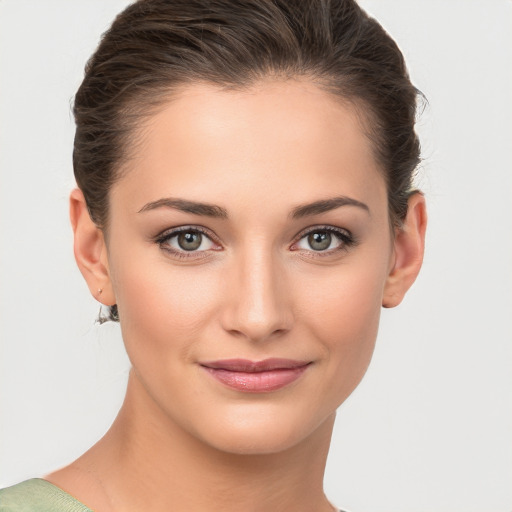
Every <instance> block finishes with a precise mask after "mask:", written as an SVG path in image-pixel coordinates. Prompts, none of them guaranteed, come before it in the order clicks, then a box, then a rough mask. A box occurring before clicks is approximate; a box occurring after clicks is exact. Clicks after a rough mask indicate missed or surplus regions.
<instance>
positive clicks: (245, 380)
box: [201, 359, 311, 393]
mask: <svg viewBox="0 0 512 512" xmlns="http://www.w3.org/2000/svg"><path fill="white" fill-rule="evenodd" d="M310 364H311V362H309V361H296V360H292V359H265V360H263V361H249V360H247V359H226V360H222V361H210V362H204V363H201V367H202V368H204V369H205V370H206V371H207V372H208V373H209V374H210V375H211V376H212V377H214V378H215V379H217V380H218V381H219V382H221V383H222V384H224V385H226V386H228V387H230V388H232V389H236V390H237V391H244V392H247V393H264V392H269V391H276V390H278V389H281V388H283V387H285V386H287V385H289V384H291V383H292V382H294V381H296V380H297V379H298V378H299V377H301V376H302V374H303V373H304V372H305V371H306V369H307V368H308V367H309V366H310Z"/></svg>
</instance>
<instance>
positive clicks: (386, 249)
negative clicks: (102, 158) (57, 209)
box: [47, 80, 426, 512]
mask: <svg viewBox="0 0 512 512" xmlns="http://www.w3.org/2000/svg"><path fill="white" fill-rule="evenodd" d="M140 136H141V144H139V145H137V147H136V151H135V152H134V154H133V155H131V158H130V159H129V161H128V163H127V165H126V168H125V169H124V172H123V176H122V178H121V179H120V180H119V181H118V182H117V183H116V184H115V185H114V186H113V188H112V190H111V193H110V216H109V225H108V230H107V233H106V236H105V233H103V232H102V231H101V230H100V229H98V228H97V227H96V226H95V225H94V224H93V223H92V221H91V219H90V218H89V215H88V213H87V209H86V207H85V202H84V199H83V196H82V194H81V192H80V191H79V190H75V191H73V193H72V194H71V220H72V225H73V229H74V233H75V256H76V259H77V263H78V265H79V267H80V270H81V272H82V274H83V275H84V277H85V279H86V281H87V283H88V285H89V288H90V290H91V293H92V294H93V295H94V296H95V297H96V298H97V299H98V300H100V301H101V302H102V303H103V304H106V305H111V304H117V305H118V308H119V314H120V318H121V329H122V333H123V339H124V342H125V345H126V350H127V352H128V355H129V357H130V360H131V363H132V370H131V372H130V377H129V383H128V390H127V395H126V399H125V403H124V405H123V407H122V409H121V411H120V413H119V416H118V418H117V419H116V421H115V423H114V424H113V426H112V428H111V429H110V431H109V432H108V433H107V434H106V436H105V437H104V438H103V439H102V440H101V441H100V442H99V443H98V444H97V445H96V446H95V447H93V448H92V449H91V450H90V451H89V452H87V453H86V454H85V455H84V456H82V457H81V458H80V459H78V461H76V462H75V463H73V464H72V465H70V466H68V467H67V468H64V469H63V470H60V471H58V472H56V473H53V474H52V475H49V476H48V477H47V479H48V480H50V481H51V482H53V483H54V484H56V485H58V486H60V487H62V488H63V489H65V490H67V491H68V492H70V493H71V494H73V495H75V496H76V497H77V498H78V499H79V500H80V501H82V502H84V503H86V504H87V505H88V506H89V507H91V508H93V509H94V510H96V511H97V512H104V511H111V510H113V511H121V510H122V511H125V512H126V511H127V512H129V511H131V510H141V508H143V509H144V510H148V511H160V510H162V511H163V510H166V511H167V510H171V509H172V510H173V511H197V512H202V511H211V510H212V505H211V504H212V503H215V504H216V509H217V510H223V511H231V510H233V511H235V510H236V511H240V510H244V511H252V512H258V511H264V510H265V511H268V510H273V511H285V510H286V511H289V510H295V511H299V512H300V511H304V512H306V511H311V510H315V511H331V510H332V506H331V505H330V504H329V503H328V501H327V500H326V498H325V496H324V494H323V490H322V479H323V472H324V467H325V460H326V456H327V451H328V447H329V442H330V436H331V432H332V426H333V423H334V417H335V411H336V408H337V407H338V406H339V405H340V404H341V403H342V402H343V401H344V400H345V399H346V398H347V397H348V395H349V394H350V393H351V392H352V391H353V390H354V388H355V387H356V386H357V384H358V383H359V381H360V380H361V378H362V377H363V375H364V373H365V371H366V369H367V367H368V364H369V362H370V359H371V355H372V352H373V348H374V343H375V339H376V335H377V328H378V323H379V315H380V311H381V307H382V306H383V305H384V306H386V307H393V306H396V305H397V304H399V303H400V301H401V300H402V298H403V296H404V294H405V293H406V291H407V289H408V288H409V287H410V286H411V284H412V283H413V281H414V279H415V277H416V275H417V273H418V271H419V269H420V266H421V261H422V256H423V247H424V235H425V225H426V214H425V203H424V199H423V197H422V196H421V195H420V194H416V195H414V196H413V197H412V198H411V199H410V201H409V212H408V215H407V218H406V219H405V222H404V226H403V228H401V229H400V230H397V231H396V232H395V233H392V232H391V231H390V229H391V228H390V223H389V212H388V202H387V194H386V186H385V182H384V178H383V175H382V171H381V169H379V167H378V165H377V163H376V161H375V159H374V156H373V152H372V146H371V142H370V141H369V140H368V138H367V137H366V135H365V133H364V130H363V127H362V126H361V122H360V118H359V117H358V115H357V113H356V112H355V110H354V109H353V108H352V107H350V106H349V105H348V104H346V103H342V102H340V101H339V99H338V98H335V97H333V96H331V95H329V94H328V93H326V92H324V91H322V90H320V89H319V88H317V87H316V86H315V85H313V84H311V83H308V82H306V81H298V80H297V81H293V80H289V81H286V82H281V81H271V80H269V81H267V82H262V83H259V84H257V85H255V86H253V87H252V88H251V89H249V90H244V91H226V90H220V89H219V88H217V87H215V86H212V85H208V84H197V85H193V86H187V87H186V89H184V90H183V91H181V93H180V94H178V95H175V96H174V97H173V98H172V99H171V100H169V102H168V103H167V104H166V105H165V106H164V107H163V108H162V109H161V110H160V111H159V112H158V113H157V114H156V115H154V116H153V117H152V118H150V119H149V120H148V122H147V123H146V124H145V126H144V127H143V129H141V134H140ZM340 197H344V198H350V199H351V200H353V201H357V202H358V203H357V204H345V205H339V204H338V205H337V207H336V208H332V206H333V205H332V204H331V205H330V206H331V209H329V210H328V211H324V212H316V213H311V212H309V214H308V215H302V216H297V215H296V216H295V217H294V216H293V212H294V211H295V212H297V208H298V207H299V206H300V205H307V204H311V203H315V202H318V201H320V200H328V199H331V198H340ZM169 198H171V199H173V200H176V199H180V200H186V201H193V202H201V203H208V204H210V205H217V206H218V207H219V208H221V209H222V210H223V214H224V216H222V217H212V216H209V215H201V214H199V213H198V212H196V213H191V212H185V211H181V210H180V209H178V208H176V207H171V206H169V204H164V203H165V201H160V200H162V199H166V200H167V199H169ZM168 202H169V201H167V203H168ZM359 203H360V204H359ZM174 206H176V203H174ZM302 213H303V214H304V213H308V212H304V211H303V212H302ZM180 226H188V227H190V228H192V227H194V226H195V227H197V226H201V227H202V228H203V229H204V230H206V233H207V235H206V237H204V238H203V242H202V245H201V246H200V250H198V251H195V252H194V251H189V252H187V251H183V250H182V249H181V250H180V249H179V245H178V243H177V241H178V240H177V236H174V238H172V237H171V238H167V239H166V240H163V238H162V236H161V234H162V233H163V232H165V233H166V234H168V235H172V234H173V233H172V232H171V233H169V230H172V229H174V228H177V227H180ZM326 227H327V228H326ZM326 229H334V230H339V232H341V233H342V235H343V236H344V237H345V238H338V237H337V236H336V235H334V233H332V232H331V245H330V246H329V248H328V249H326V250H315V247H317V246H314V247H312V245H311V244H310V242H308V240H309V239H308V233H310V232H316V233H317V235H318V234H319V233H320V234H322V233H323V234H324V235H325V230H326ZM347 233H348V235H349V238H347V236H348V235H347ZM157 239H158V240H157ZM350 240H352V242H350ZM173 248H174V251H176V250H178V251H180V252H179V254H181V255H182V256H185V257H181V258H180V257H179V256H178V255H177V254H176V252H172V250H173ZM99 290H101V292H99ZM270 357H278V358H290V359H294V360H301V361H306V362H308V363H309V365H308V366H307V368H306V370H305V371H304V372H303V373H302V374H301V376H300V377H299V378H298V379H297V380H296V381H294V382H293V383H291V384H289V385H288V386H285V387H284V388H282V389H278V390H276V391H270V392H260V393H247V392H243V391H237V390H233V389H231V388H228V387H226V386H225V385H223V384H222V383H220V382H218V381H217V380H216V379H214V378H212V377H211V375H210V374H209V373H208V372H207V371H205V370H204V368H203V367H202V366H201V365H202V363H203V362H205V361H212V360H219V359H230V358H243V359H249V360H252V361H260V360H263V359H266V358H270Z"/></svg>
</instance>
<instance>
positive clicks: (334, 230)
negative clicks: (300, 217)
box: [294, 224, 353, 243]
mask: <svg viewBox="0 0 512 512" xmlns="http://www.w3.org/2000/svg"><path fill="white" fill-rule="evenodd" d="M315 231H330V232H332V233H339V234H346V235H347V236H353V235H352V232H351V231H350V230H348V229H346V228H340V227H337V226H331V225H328V224H318V225H315V226H309V227H307V228H304V229H302V230H301V231H299V232H298V233H297V234H296V235H295V237H294V240H295V241H297V240H300V239H301V238H304V237H305V236H306V235H309V234H310V233H314V232H315ZM294 243H295V242H294Z"/></svg>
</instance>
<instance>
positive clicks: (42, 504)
mask: <svg viewBox="0 0 512 512" xmlns="http://www.w3.org/2000/svg"><path fill="white" fill-rule="evenodd" d="M0 512H93V511H92V510H91V509H90V508H88V507H86V506H85V505H84V504H83V503H80V502H79V501H78V500H77V499H76V498H74V497H73V496H71V494H68V493H67V492H65V491H63V490H62V489H60V488H59V487H57V486H56V485H53V484H52V483H50V482H48V481H47V480H43V479H42V478H32V479H30V480H25V481H24V482H21V483H19V484H16V485H13V486H11V487H6V488H5V489H0Z"/></svg>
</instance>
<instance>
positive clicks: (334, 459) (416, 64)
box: [0, 0, 512, 512]
mask: <svg viewBox="0 0 512 512" xmlns="http://www.w3.org/2000/svg"><path fill="white" fill-rule="evenodd" d="M126 4H127V2H126V1H124V0H108V1H105V0H60V1H57V0H44V1H39V0H32V1H26V0H0V73H1V75H0V123H1V124H0V137H1V138H0V143H1V150H0V165H1V181H0V194H1V195H0V223H1V224H0V235H1V237H0V257H1V265H0V272H1V273H0V315H1V317H0V321H1V323H0V335H1V345H0V487H1V486H5V485H8V484H13V483H15V482H17V481H19V480H21V479H25V478H28V477H32V476H39V475H42V474H45V473H46V472H49V471H50V470H52V469H55V468H56V467H58V466H61V465H64V464H66V463H68V462H70V461H71V460H72V459H74V458H76V457H77V456H78V455H79V454H80V453H82V452H83V451H85V450H86V449H87V448H88V447H89V446H90V445H91V444H93V443H94V442H95V440H97V439H98V438H99V437H100V436H101V435H102V434H103V433H104V432H105V430H106V429H107V428H108V426H109V425H110V423H111V421H112V420H113V418H114V416H115V414H116V412H117V410H118V408H119V406H120V404H121V400H122V397H123V393H124V387H125V382H126V377H127V369H128V363H127V359H126V356H125V355H124V352H123V349H122V344H121V340H120V336H119V332H118V328H117V326H115V325H108V324H107V325H103V326H101V327H100V326H97V325H95V324H94V319H95V317H96V315H97V312H98V307H97V304H96V302H95V301H94V300H93V299H92V298H91V297H90V296H89V294H88V291H87V289H86V287H85V284H84V283H83V282H82V278H81V276H80V275H79V272H78V270H77V269H76V268H75V264H74V261H73V257H72V250H71V230H70V228H69V226H68V220H67V196H68V192H69V190H70V189H71V187H72V186H73V178H72V167H71V149H72V138H73V134H74V126H73V122H72V118H71V115H70V102H71V100H72V97H73V94H74V92H75V90H76V88H77V87H78V85H79V83H80V81H81V77H82V70H83V66H84V64H85V61H86V59H87V58H88V56H89V55H90V54H91V53H92V51H93V49H94V47H95V45H96V44H97V41H98V38H99V35H100V34H101V33H102V32H103V31H104V30H105V29H106V28H107V27H108V25H109V23H110V21H111V20H112V19H113V17H114V15H115V14H116V13H117V12H118V11H120V10H121V8H122V7H123V6H124V5H126ZM361 4H362V6H363V7H365V8H367V9H368V10H369V12H370V13H372V14H373V15H374V16H375V17H376V18H377V19H378V20H379V21H380V22H381V23H382V24H383V25H384V27H385V28H386V29H387V30H388V31H389V32H390V33H391V34H392V35H393V37H394V38H395V39H396V40H397V42H398V43H399V45H400V47H401V48H402V49H403V51H404V53H405V56H406V59H407V61H408V64H409V68H410V70H411V75H412V78H413V81H414V82H415V84H416V85H417V86H418V87H419V88H420V89H421V90H422V91H423V92H424V93H425V95H426V96H427V98H428V100H429V102H430V104H429V105H428V106H427V108H426V110H425V112H424V114H423V116H422V118H421V121H420V123H419V131H420V134H421V137H422V143H423V148H424V158H425V163H424V164H423V166H422V171H421V174H420V177H419V186H420V187H421V188H422V189H423V190H424V191H425V192H426V195H427V199H428V204H429V213H430V226H429V233H428V240H427V242H428V249H427V253H426V258H425V263H424V268H423V271H422V274H421V276H420V278H419V279H418V281H417V282H416V284H415V285H414V287H413V289H412V290H411V292H410V293H409V295H408V297H407V298H406V300H405V302H404V304H403V305H401V306H400V307H399V308H397V309H395V310H386V311H384V312H383V319H382V326H381V333H380V336H379V341H378V344H377V350H376V353H375V356H374V359H373V362H372V365H371V366H370V370H369V373H368V375H367V376H366V378H365V380H364V381H363V383H362V384H361V386H360V387H359V388H358V389H357V390H356V392H355V393H354V394H353V395H352V397H351V398H349V400H348V401H347V402H346V403H345V404H344V405H343V406H342V407H341V409H340V412H339V414H338V419H337V425H336V429H335V433H334V438H333V444H332V450H331V454H330V458H329V461H328V467H327V473H326V489H327V492H328V495H329V496H330V498H331V499H332V500H333V502H335V503H337V504H338V505H339V506H342V507H344V508H346V509H348V510H350V511H351V512H363V511H364V512H402V511H403V512H421V511H428V512H511V510H512V434H511V433H512V371H511V370H512V345H511V341H512V336H511V334H512V326H511V318H512V279H511V277H512V276H511V274H512V271H511V268H512V236H511V234H512V215H511V213H512V212H511V204H512V166H511V163H512V158H511V153H512V151H511V146H512V26H511V25H512V23H511V15H512V2H511V1H510V0H458V1H457V0H428V1H427V0H364V1H361Z"/></svg>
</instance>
